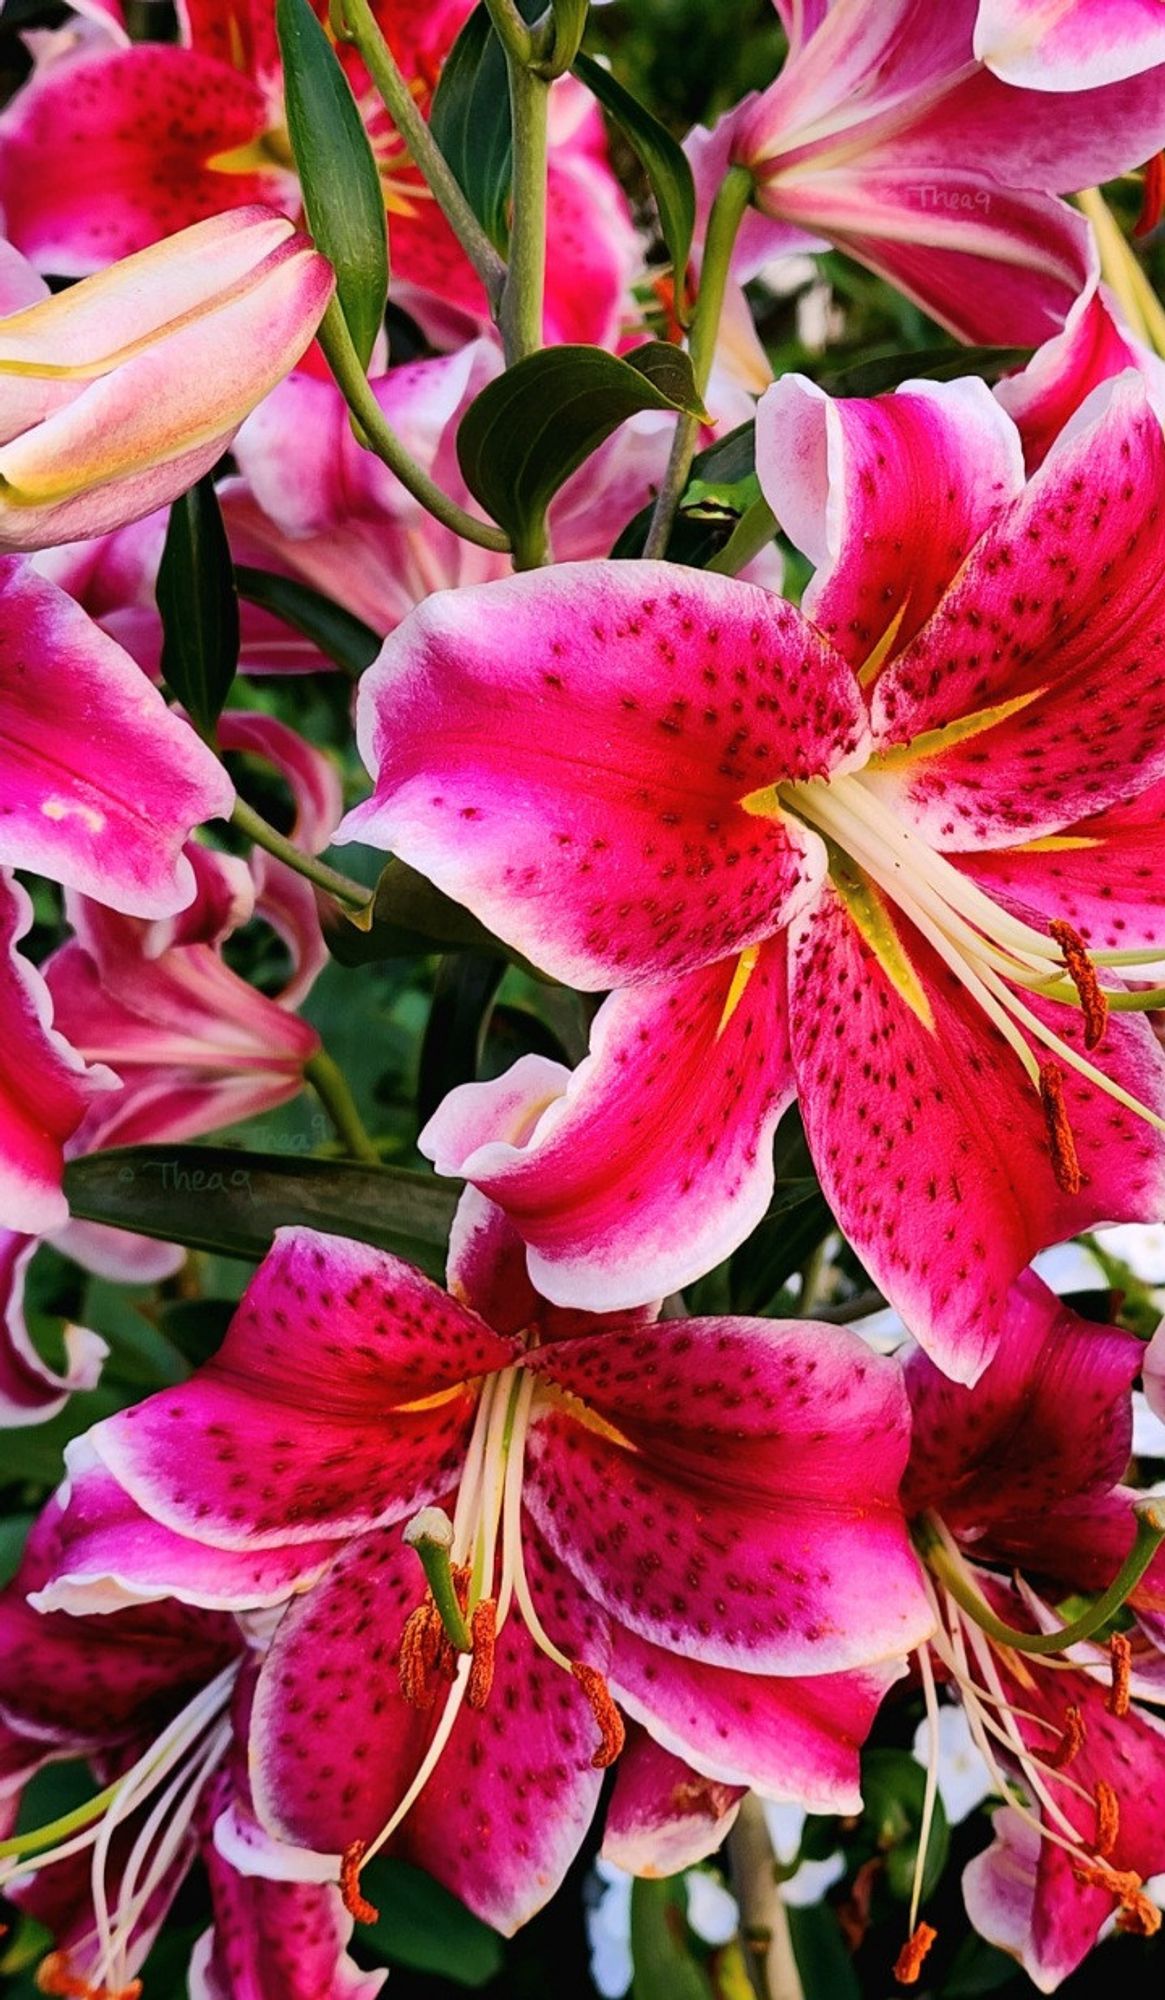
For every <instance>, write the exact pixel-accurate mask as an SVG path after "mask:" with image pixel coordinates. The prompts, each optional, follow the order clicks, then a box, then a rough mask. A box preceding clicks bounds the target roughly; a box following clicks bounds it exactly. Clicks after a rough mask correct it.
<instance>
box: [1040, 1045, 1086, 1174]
mask: <svg viewBox="0 0 1165 2000" xmlns="http://www.w3.org/2000/svg"><path fill="white" fill-rule="evenodd" d="M1040 1103H1041V1104H1042V1105H1043V1107H1044V1122H1045V1124H1046V1125H1047V1128H1048V1145H1049V1147H1050V1148H1051V1154H1052V1172H1053V1173H1054V1174H1055V1176H1056V1186H1057V1187H1058V1188H1059V1189H1060V1190H1061V1191H1062V1193H1064V1194H1079V1192H1080V1190H1081V1188H1082V1187H1083V1186H1084V1176H1083V1174H1082V1173H1081V1171H1080V1162H1079V1160H1078V1159H1077V1157H1076V1141H1075V1139H1074V1138H1073V1137H1072V1127H1071V1125H1070V1124H1069V1122H1068V1107H1067V1105H1066V1104H1065V1102H1064V1075H1063V1071H1062V1070H1061V1069H1060V1068H1059V1066H1058V1064H1056V1063H1054V1062H1042V1063H1041V1064H1040Z"/></svg>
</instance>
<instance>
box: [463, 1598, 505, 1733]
mask: <svg viewBox="0 0 1165 2000" xmlns="http://www.w3.org/2000/svg"><path fill="white" fill-rule="evenodd" d="M497 1620H498V1607H497V1605H496V1604H495V1603H494V1600H493V1598H492V1597H483V1598H482V1599H481V1602H480V1603H479V1604H475V1605H474V1607H473V1616H472V1618H471V1619H470V1621H469V1630H470V1634H471V1636H472V1638H473V1664H472V1666H471V1667H470V1669H469V1686H468V1688H467V1689H466V1691H465V1699H466V1700H467V1702H468V1703H469V1706H470V1708H484V1707H485V1705H486V1702H487V1701H488V1700H489V1694H490V1689H491V1688H492V1686H493V1684H494V1642H495V1640H496V1637H497Z"/></svg>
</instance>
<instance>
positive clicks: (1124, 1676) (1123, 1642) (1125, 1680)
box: [1105, 1632, 1133, 1716]
mask: <svg viewBox="0 0 1165 2000" xmlns="http://www.w3.org/2000/svg"><path fill="white" fill-rule="evenodd" d="M1108 1656H1109V1659H1110V1660H1111V1662H1112V1689H1111V1692H1110V1694H1109V1697H1108V1700H1107V1702H1106V1703H1105V1707H1106V1708H1107V1709H1108V1712H1109V1714H1110V1715H1116V1716H1124V1715H1127V1714H1128V1712H1129V1683H1130V1681H1131V1680H1132V1677H1133V1649H1132V1646H1131V1645H1130V1644H1129V1641H1128V1639H1127V1637H1126V1636H1125V1634H1124V1633H1123V1632H1114V1633H1112V1635H1111V1637H1110V1638H1109V1642H1108Z"/></svg>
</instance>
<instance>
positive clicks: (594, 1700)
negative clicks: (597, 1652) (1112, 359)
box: [570, 1660, 627, 1771]
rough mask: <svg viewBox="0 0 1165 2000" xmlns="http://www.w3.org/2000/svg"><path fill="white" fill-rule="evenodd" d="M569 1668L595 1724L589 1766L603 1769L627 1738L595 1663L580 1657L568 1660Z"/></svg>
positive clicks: (620, 1718)
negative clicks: (594, 1744)
mask: <svg viewBox="0 0 1165 2000" xmlns="http://www.w3.org/2000/svg"><path fill="white" fill-rule="evenodd" d="M570 1671H571V1673H572V1674H573V1675H574V1677H575V1680H576V1681H577V1682H578V1684H579V1686H580V1688H581V1689H582V1691H583V1693H584V1694H585V1696H586V1698H587V1700H588V1701H589V1703H590V1705H591V1714H592V1715H593V1716H594V1718H595V1721H596V1722H597V1723H598V1725H599V1747H598V1749H597V1750H596V1751H595V1754H594V1756H593V1757H592V1758H591V1765H592V1768H593V1769H594V1770H596V1771H605V1770H606V1768H607V1766H608V1764H613V1763H614V1761H615V1759H616V1757H617V1756H618V1755H619V1752H620V1751H621V1750H622V1748H623V1745H624V1743H625V1742H626V1740H627V1731H626V1730H625V1729H624V1727H623V1718H622V1716H621V1715H620V1713H619V1711H618V1709H617V1708H616V1707H615V1704H614V1701H613V1700H612V1699H611V1690H610V1688H609V1687H608V1686H607V1683H606V1681H605V1680H604V1679H603V1676H602V1674H601V1673H600V1672H599V1670H598V1668H597V1667H588V1666H587V1664H586V1662H585V1661H584V1660H572V1661H571V1664H570Z"/></svg>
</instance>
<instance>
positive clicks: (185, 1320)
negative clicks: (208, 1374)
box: [161, 1299, 235, 1368]
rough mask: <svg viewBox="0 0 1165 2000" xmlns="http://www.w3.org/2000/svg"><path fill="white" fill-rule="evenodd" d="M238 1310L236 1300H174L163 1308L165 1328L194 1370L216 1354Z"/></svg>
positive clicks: (167, 1334)
mask: <svg viewBox="0 0 1165 2000" xmlns="http://www.w3.org/2000/svg"><path fill="white" fill-rule="evenodd" d="M234 1310H235V1301H234V1299H171V1300H169V1301H168V1302H167V1304H166V1305H164V1306H163V1307H162V1314H161V1318H162V1326H163V1329H164V1331H165V1334H166V1338H167V1340H169V1341H170V1342H171V1343H172V1345H173V1346H174V1347H176V1348H177V1349H178V1352H179V1353H180V1354H181V1356H182V1358H183V1360H184V1361H186V1362H188V1363H189V1365H190V1367H191V1368H201V1366H202V1364H203V1362H204V1361H209V1360H210V1357H211V1355H212V1354H217V1353H218V1350H219V1348H220V1347H221V1346H222V1344H223V1341H224V1339H225V1338H226V1330H227V1327H228V1326H229V1325H230V1322H231V1318H232V1315H233V1314H234Z"/></svg>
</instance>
